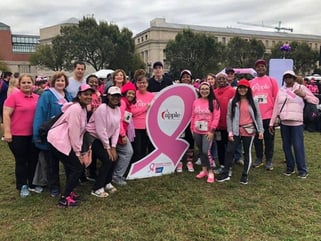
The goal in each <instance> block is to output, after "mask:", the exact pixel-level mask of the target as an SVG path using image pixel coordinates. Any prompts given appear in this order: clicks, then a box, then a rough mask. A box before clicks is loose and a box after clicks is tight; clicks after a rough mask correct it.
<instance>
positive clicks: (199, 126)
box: [195, 121, 208, 131]
mask: <svg viewBox="0 0 321 241" xmlns="http://www.w3.org/2000/svg"><path fill="white" fill-rule="evenodd" d="M195 129H196V130H198V131H208V125H207V121H196V122H195Z"/></svg>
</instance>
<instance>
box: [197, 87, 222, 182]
mask: <svg viewBox="0 0 321 241" xmlns="http://www.w3.org/2000/svg"><path fill="white" fill-rule="evenodd" d="M219 119H220V108H219V105H218V103H217V101H216V98H215V95H214V92H213V89H212V88H211V86H210V84H209V83H207V82H202V83H201V84H200V86H199V98H198V99H196V100H195V101H194V102H193V111H192V120H191V131H192V133H193V137H194V140H195V143H196V146H197V147H198V149H199V152H200V158H201V162H202V171H201V172H200V173H199V174H198V175H197V176H196V178H198V179H202V178H204V177H207V182H208V183H213V182H214V173H213V170H212V168H211V166H212V163H210V160H209V158H208V150H209V148H210V147H211V145H212V141H213V137H214V132H215V129H216V127H217V125H218V122H219Z"/></svg>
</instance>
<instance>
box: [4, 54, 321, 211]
mask: <svg viewBox="0 0 321 241" xmlns="http://www.w3.org/2000/svg"><path fill="white" fill-rule="evenodd" d="M254 67H255V70H256V72H257V76H256V77H255V78H253V79H251V80H247V79H245V78H241V79H236V76H235V71H234V69H233V68H229V67H227V68H225V70H224V71H222V72H220V73H217V74H214V73H208V74H206V75H205V76H204V78H202V79H197V78H193V75H192V72H191V71H190V70H188V69H185V70H182V71H181V73H180V76H179V79H178V80H177V81H173V80H172V79H171V78H170V77H169V76H168V75H167V74H165V73H164V66H163V63H162V62H159V61H158V62H155V63H154V64H153V76H152V77H151V78H147V75H146V72H145V70H143V69H138V70H136V71H135V72H134V76H133V78H132V79H129V78H128V77H127V75H126V73H125V71H124V70H122V69H116V70H115V71H114V72H113V73H112V74H109V75H108V76H105V78H98V77H97V76H95V75H94V74H91V75H88V76H86V77H85V75H84V74H85V71H86V65H85V63H84V62H81V61H77V62H75V63H74V70H73V75H72V76H70V77H69V78H68V77H67V76H66V75H65V74H64V73H63V72H56V73H55V74H54V75H53V76H51V77H44V76H38V77H36V78H35V79H34V78H33V77H32V76H30V75H26V74H23V75H21V76H19V74H18V73H15V74H14V75H13V74H12V73H10V72H3V73H2V75H1V79H0V113H1V116H0V118H1V133H2V140H3V141H5V142H7V143H8V146H9V148H10V150H11V152H12V154H13V156H14V159H15V178H16V189H17V190H18V191H19V193H20V196H21V197H27V196H29V195H30V192H35V193H42V192H43V190H44V188H45V187H46V188H48V190H49V193H50V195H51V196H52V197H57V196H59V200H58V204H57V205H58V206H59V207H74V206H77V205H78V204H79V195H78V194H76V193H75V188H76V187H77V186H78V184H79V183H81V182H88V181H91V182H93V184H92V191H91V195H93V196H96V197H99V198H106V197H108V196H109V195H110V194H111V193H113V192H116V191H117V188H118V186H122V185H127V182H128V181H127V180H126V176H127V173H128V169H129V167H130V165H131V164H132V163H135V162H137V161H139V160H140V159H142V158H143V157H144V156H146V155H147V154H148V153H150V152H152V151H153V150H154V146H153V145H152V143H151V141H150V139H149V136H148V133H147V131H146V114H147V111H148V109H149V108H150V106H151V104H152V101H153V99H154V98H155V96H156V93H157V92H159V91H161V90H162V89H164V88H166V87H168V86H170V85H173V84H188V85H193V86H194V88H195V93H197V95H198V98H197V99H196V100H195V101H194V102H193V105H192V106H191V108H192V116H191V120H190V124H189V125H188V127H187V128H186V130H185V131H184V133H183V134H182V136H181V138H183V139H185V140H186V141H187V142H188V143H189V148H188V150H187V151H186V153H185V155H184V158H183V159H182V160H181V161H180V162H179V163H178V164H177V167H176V172H177V173H181V172H182V171H183V170H185V168H184V165H186V169H187V171H188V172H194V165H195V164H199V165H201V171H200V172H199V173H198V174H197V175H196V178H197V179H205V181H206V182H207V183H209V184H212V183H214V182H215V181H217V182H225V181H229V180H230V179H231V177H232V174H233V173H232V169H233V165H235V164H239V165H243V171H242V173H241V175H240V183H241V184H244V185H246V184H248V181H249V172H250V169H251V168H259V167H261V166H264V167H265V169H266V170H267V171H272V170H273V154H274V133H275V128H276V127H279V128H280V133H281V137H282V149H283V151H284V156H285V161H286V165H285V170H284V172H283V174H284V175H285V176H291V175H293V174H294V173H295V172H296V171H297V175H298V177H299V178H302V179H305V178H306V177H307V176H308V168H307V163H306V155H305V148H304V134H303V133H304V129H305V128H306V129H309V128H310V129H309V130H312V131H315V130H319V124H318V122H319V119H317V118H316V119H315V121H312V122H311V123H304V119H303V110H304V106H305V105H307V103H311V104H313V105H318V104H319V93H320V84H319V83H318V82H317V81H315V80H313V79H311V80H310V81H306V79H302V78H300V77H298V76H297V75H296V74H295V73H294V72H293V71H292V70H288V71H285V72H284V73H283V76H282V80H283V83H282V87H279V86H278V83H277V81H276V80H275V79H274V78H273V77H270V76H268V75H267V64H266V62H265V60H263V59H258V60H257V61H256V62H255V64H254ZM253 145H254V148H255V156H254V159H253V160H252V155H251V149H252V146H253ZM194 147H196V148H195V149H194ZM173 148H175V147H173ZM196 150H197V151H196ZM195 161H196V163H195ZM59 162H61V163H62V164H63V167H64V173H65V175H66V183H65V185H64V189H61V187H62V186H61V184H60V174H59V173H60V171H59Z"/></svg>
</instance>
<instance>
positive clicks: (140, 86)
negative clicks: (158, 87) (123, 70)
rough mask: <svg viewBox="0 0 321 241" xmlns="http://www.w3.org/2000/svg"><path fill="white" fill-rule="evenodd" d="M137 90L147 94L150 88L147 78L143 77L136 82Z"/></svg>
mask: <svg viewBox="0 0 321 241" xmlns="http://www.w3.org/2000/svg"><path fill="white" fill-rule="evenodd" d="M136 86H137V90H138V91H139V92H145V91H146V90H147V87H148V82H147V78H146V77H142V78H141V79H139V80H137V82H136Z"/></svg>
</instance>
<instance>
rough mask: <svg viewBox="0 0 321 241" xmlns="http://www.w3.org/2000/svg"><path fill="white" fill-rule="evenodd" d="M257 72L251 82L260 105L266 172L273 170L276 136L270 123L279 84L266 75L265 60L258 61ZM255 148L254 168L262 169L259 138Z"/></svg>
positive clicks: (261, 150) (256, 63)
mask: <svg viewBox="0 0 321 241" xmlns="http://www.w3.org/2000/svg"><path fill="white" fill-rule="evenodd" d="M255 70H256V72H257V77H256V78H254V79H252V80H251V81H250V84H251V89H252V92H253V97H254V99H255V100H257V101H258V103H259V108H260V112H261V115H262V120H263V127H264V145H265V150H264V154H265V158H266V165H265V168H266V170H273V166H272V159H273V153H274V135H271V134H270V133H269V123H270V119H271V116H272V112H273V106H274V102H275V99H276V96H277V93H278V90H279V87H278V83H277V81H276V80H275V79H274V78H271V77H269V76H267V75H266V72H267V66H266V62H265V60H263V59H258V60H257V61H256V62H255ZM254 147H255V153H256V161H255V162H254V164H253V167H254V168H256V167H260V166H262V165H263V142H262V140H259V139H258V138H257V137H256V138H255V140H254Z"/></svg>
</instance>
